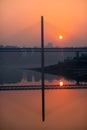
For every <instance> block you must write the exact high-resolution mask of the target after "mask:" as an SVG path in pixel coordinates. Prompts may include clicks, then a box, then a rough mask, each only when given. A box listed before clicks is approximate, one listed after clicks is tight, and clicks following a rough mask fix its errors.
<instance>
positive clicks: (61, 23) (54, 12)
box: [0, 0, 87, 47]
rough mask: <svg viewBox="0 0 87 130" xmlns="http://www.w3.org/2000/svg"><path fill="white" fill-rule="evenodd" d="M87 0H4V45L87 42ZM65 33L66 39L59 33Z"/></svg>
mask: <svg viewBox="0 0 87 130" xmlns="http://www.w3.org/2000/svg"><path fill="white" fill-rule="evenodd" d="M86 12H87V0H0V45H14V46H21V47H22V46H40V17H41V16H44V30H45V31H44V33H45V45H47V44H48V43H52V44H53V46H73V47H74V46H87V36H86V34H87V15H86ZM59 35H63V37H64V38H63V40H59V39H58V36H59Z"/></svg>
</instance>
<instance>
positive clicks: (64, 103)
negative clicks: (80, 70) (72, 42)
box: [0, 54, 87, 130]
mask: <svg viewBox="0 0 87 130" xmlns="http://www.w3.org/2000/svg"><path fill="white" fill-rule="evenodd" d="M24 56H25V54H24ZM5 61H6V60H5ZM5 61H4V62H5ZM33 65H35V62H34V61H33V63H32V64H31V65H30V66H28V65H27V66H26V65H20V64H19V65H18V64H14V65H9V64H8V63H7V62H6V64H2V65H0V86H2V85H4V86H6V85H9V86H10V85H30V84H31V85H35V84H37V85H38V84H41V74H40V73H39V72H34V71H30V70H26V69H25V68H29V67H31V66H33ZM38 65H39V63H37V64H36V66H38ZM60 81H63V82H64V84H76V83H77V81H74V80H71V79H66V78H65V77H61V76H54V75H49V74H45V84H51V85H52V84H56V85H57V84H59V82H60ZM41 106H42V99H41V90H21V91H16V90H14V91H0V130H87V89H77V90H74V89H73V90H69V89H66V90H64V89H62V90H45V122H42V108H41Z"/></svg>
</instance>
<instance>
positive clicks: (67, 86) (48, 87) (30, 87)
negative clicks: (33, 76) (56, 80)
mask: <svg viewBox="0 0 87 130" xmlns="http://www.w3.org/2000/svg"><path fill="white" fill-rule="evenodd" d="M41 89H42V86H41V85H24V86H19V85H18V86H17V85H16V86H15V85H14V86H11V85H9V86H0V90H2V91H3V90H41ZM44 89H46V90H51V89H87V83H86V84H79V85H77V84H65V85H64V84H63V85H62V86H61V85H45V86H44Z"/></svg>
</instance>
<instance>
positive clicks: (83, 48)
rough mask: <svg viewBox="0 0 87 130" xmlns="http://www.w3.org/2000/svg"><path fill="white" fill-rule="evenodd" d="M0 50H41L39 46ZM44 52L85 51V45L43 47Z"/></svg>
mask: <svg viewBox="0 0 87 130" xmlns="http://www.w3.org/2000/svg"><path fill="white" fill-rule="evenodd" d="M0 52H41V48H15V47H13V48H12V47H11V48H10V47H8V48H5V47H3V48H0ZM44 52H87V47H64V48H62V47H61V48H59V47H57V48H44Z"/></svg>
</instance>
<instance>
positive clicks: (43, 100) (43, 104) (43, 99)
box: [41, 16, 45, 121]
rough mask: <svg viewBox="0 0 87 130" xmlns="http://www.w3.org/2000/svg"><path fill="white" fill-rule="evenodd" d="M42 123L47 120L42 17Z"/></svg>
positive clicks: (42, 24) (42, 21)
mask: <svg viewBox="0 0 87 130" xmlns="http://www.w3.org/2000/svg"><path fill="white" fill-rule="evenodd" d="M41 68H42V121H44V120H45V98H44V18H43V16H41Z"/></svg>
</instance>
